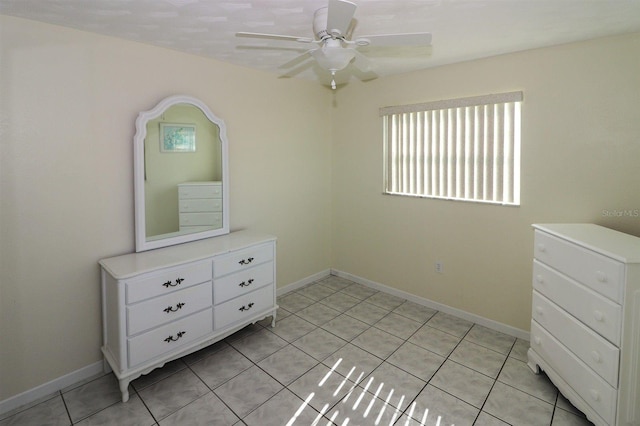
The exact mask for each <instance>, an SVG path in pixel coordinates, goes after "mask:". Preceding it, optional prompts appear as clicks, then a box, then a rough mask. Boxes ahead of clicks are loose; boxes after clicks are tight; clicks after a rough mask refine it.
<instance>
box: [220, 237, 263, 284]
mask: <svg viewBox="0 0 640 426" xmlns="http://www.w3.org/2000/svg"><path fill="white" fill-rule="evenodd" d="M272 260H273V245H272V244H263V245H260V246H256V247H252V248H249V249H245V250H238V251H236V252H234V253H231V254H228V255H225V256H222V257H221V258H219V259H216V260H215V261H214V263H213V276H214V277H221V276H224V275H227V274H231V273H234V272H238V271H242V270H245V269H249V268H251V267H253V266H255V265H259V264H261V263H265V262H269V261H272Z"/></svg>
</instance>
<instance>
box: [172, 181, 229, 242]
mask: <svg viewBox="0 0 640 426" xmlns="http://www.w3.org/2000/svg"><path fill="white" fill-rule="evenodd" d="M178 209H179V220H180V232H185V231H188V232H198V231H204V230H208V229H218V228H221V227H222V182H185V183H181V184H178Z"/></svg>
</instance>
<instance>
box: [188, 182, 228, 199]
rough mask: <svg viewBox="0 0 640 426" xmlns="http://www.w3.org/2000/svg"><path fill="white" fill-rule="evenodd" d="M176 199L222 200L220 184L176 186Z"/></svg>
mask: <svg viewBox="0 0 640 426" xmlns="http://www.w3.org/2000/svg"><path fill="white" fill-rule="evenodd" d="M178 198H180V199H181V200H182V199H187V198H222V184H221V183H217V184H201V185H178Z"/></svg>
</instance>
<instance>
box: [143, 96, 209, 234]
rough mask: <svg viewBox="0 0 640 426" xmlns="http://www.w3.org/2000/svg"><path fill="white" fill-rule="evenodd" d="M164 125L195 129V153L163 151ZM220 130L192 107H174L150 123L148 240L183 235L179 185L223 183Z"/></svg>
mask: <svg viewBox="0 0 640 426" xmlns="http://www.w3.org/2000/svg"><path fill="white" fill-rule="evenodd" d="M165 123H180V124H188V125H190V126H193V127H194V131H195V135H196V143H195V152H190V151H189V150H182V151H180V150H178V151H171V150H167V149H164V148H165V147H164V146H163V144H162V140H161V135H162V133H161V124H165ZM219 130H220V129H219V128H218V126H217V125H215V124H214V123H212V122H211V121H209V119H208V118H207V117H206V116H205V115H204V113H203V112H202V111H201V110H200V109H199V108H197V107H195V106H193V105H189V104H177V105H173V106H171V107H170V108H168V109H167V110H166V111H165V112H164V113H163V114H162V115H161V116H160V117H158V118H156V119H154V120H149V121H148V122H147V134H146V138H145V141H144V157H145V164H144V168H145V182H144V193H145V206H146V208H145V213H146V214H145V216H146V217H145V219H146V235H147V238H150V237H154V236H158V235H163V234H171V233H176V232H179V231H180V225H179V205H178V200H179V198H178V185H179V184H182V183H186V182H219V181H221V180H222V146H221V142H220V135H219ZM211 229H214V228H213V226H212V227H211Z"/></svg>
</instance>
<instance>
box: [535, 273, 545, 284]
mask: <svg viewBox="0 0 640 426" xmlns="http://www.w3.org/2000/svg"><path fill="white" fill-rule="evenodd" d="M536 281H538V283H539V284H542V283H543V282H544V277H543V276H542V275H536Z"/></svg>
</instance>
